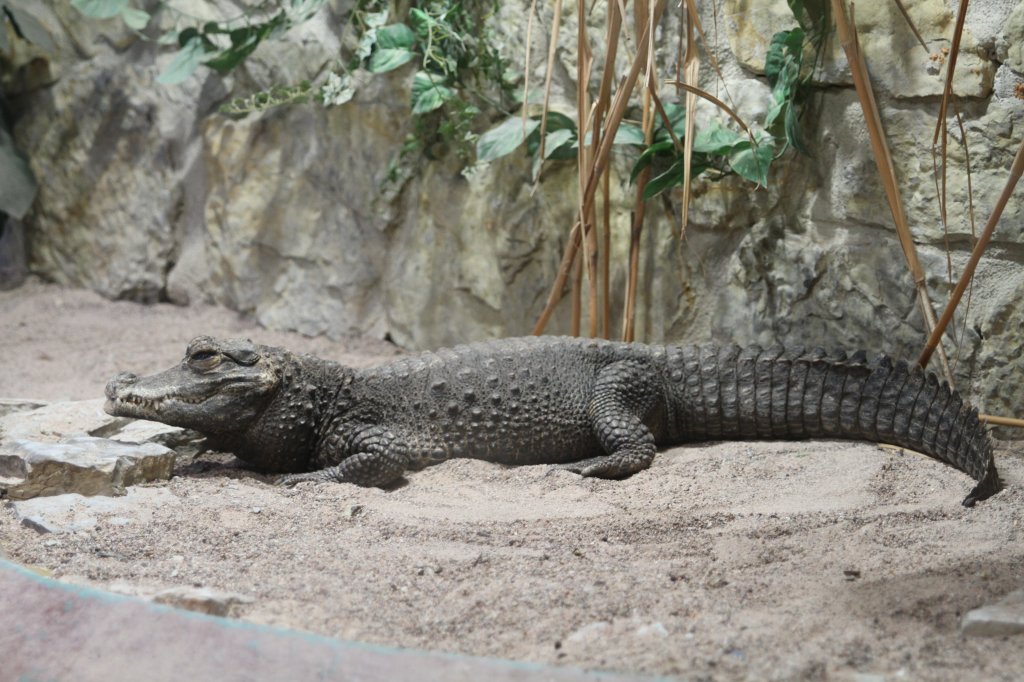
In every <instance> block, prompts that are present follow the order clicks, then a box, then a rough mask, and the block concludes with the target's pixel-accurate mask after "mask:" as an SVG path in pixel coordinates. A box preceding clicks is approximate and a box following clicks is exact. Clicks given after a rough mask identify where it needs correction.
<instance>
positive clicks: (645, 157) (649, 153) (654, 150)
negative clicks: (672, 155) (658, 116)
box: [629, 140, 675, 183]
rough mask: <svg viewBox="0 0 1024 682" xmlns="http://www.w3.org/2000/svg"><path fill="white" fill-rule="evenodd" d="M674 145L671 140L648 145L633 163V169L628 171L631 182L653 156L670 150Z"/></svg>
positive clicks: (651, 160) (651, 161) (652, 159)
mask: <svg viewBox="0 0 1024 682" xmlns="http://www.w3.org/2000/svg"><path fill="white" fill-rule="evenodd" d="M674 147H675V145H674V144H673V143H672V140H667V141H665V142H655V143H654V144H652V145H651V146H650V147H648V148H647V149H645V150H643V152H641V154H640V158H638V159H637V160H636V163H635V164H633V170H632V171H630V173H629V181H630V182H631V183H632V182H636V179H637V176H639V175H640V171H642V170H643V169H644V168H647V167H648V166H650V165H651V163H653V162H654V157H655V156H657V155H659V154H664V153H665V152H671V151H672V150H673V149H674Z"/></svg>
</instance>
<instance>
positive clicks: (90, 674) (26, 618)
mask: <svg viewBox="0 0 1024 682" xmlns="http://www.w3.org/2000/svg"><path fill="white" fill-rule="evenodd" d="M0 613H3V614H4V616H5V617H4V618H0V642H3V643H4V651H5V654H4V660H3V668H2V670H3V673H2V675H3V677H4V679H12V680H53V681H57V682H63V681H64V680H68V681H70V680H75V681H76V682H109V681H110V680H147V682H181V681H182V680H218V681H220V682H242V681H243V680H321V681H324V682H334V681H341V680H365V681H366V682H385V681H388V682H392V681H394V682H403V681H405V680H410V681H411V680H416V681H424V680H445V681H446V682H463V681H466V682H469V681H473V682H475V681H477V680H487V681H488V682H520V681H522V682H527V681H532V680H550V681H551V682H584V681H591V682H598V681H599V680H604V681H606V682H619V681H622V680H649V679H652V678H649V677H641V676H630V675H616V674H609V673H596V672H587V671H583V670H578V669H574V668H556V667H551V666H543V665H536V664H530V663H519V662H515V661H505V660H498V659H488V658H475V657H470V656H457V655H452V654H443V653H435V652H428V651H416V650H412V649H395V648H390V647H384V646H374V645H368V644H360V643H358V642H347V641H342V640H334V639H330V638H327V637H321V636H318V635H312V634H307V633H302V632H296V631H292V630H283V629H279V628H272V627H267V626H263V625H254V624H251V623H244V622H239V621H232V620H226V619H223V618H216V617H213V616H205V615H202V614H197V613H192V612H189V611H180V610H177V609H172V608H169V607H166V606H160V605H157V604H151V603H147V602H145V601H142V600H139V599H133V598H131V597H122V596H118V595H114V594H110V593H107V592H100V591H98V590H94V589H91V588H87V587H81V586H78V585H66V584H62V583H60V582H57V581H55V580H51V579H49V578H44V577H42V576H39V575H35V574H33V573H31V572H30V571H28V570H26V569H24V568H21V567H20V566H16V565H15V564H12V563H9V562H6V561H2V560H0Z"/></svg>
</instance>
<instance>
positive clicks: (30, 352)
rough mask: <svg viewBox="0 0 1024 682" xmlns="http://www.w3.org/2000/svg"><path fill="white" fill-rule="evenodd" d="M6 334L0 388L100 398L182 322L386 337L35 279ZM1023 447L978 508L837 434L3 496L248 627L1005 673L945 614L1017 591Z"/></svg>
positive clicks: (884, 670) (44, 559) (73, 539)
mask: <svg viewBox="0 0 1024 682" xmlns="http://www.w3.org/2000/svg"><path fill="white" fill-rule="evenodd" d="M0 330H2V331H0V339H2V343H3V352H2V353H0V398H40V399H45V400H68V399H85V398H99V397H102V391H103V385H104V383H105V382H106V380H107V379H108V378H109V377H110V376H111V375H113V374H114V373H116V372H118V371H121V370H131V371H134V372H137V373H140V374H144V373H150V372H153V371H156V370H159V369H164V368H166V367H168V366H170V365H171V364H172V363H174V362H177V361H178V360H179V359H180V358H181V356H182V354H183V352H184V348H185V344H186V343H187V341H188V340H189V339H190V338H191V337H192V336H195V335H198V334H212V335H228V336H249V337H251V338H253V339H254V340H256V341H259V342H264V343H274V344H278V345H285V346H288V347H290V348H293V349H297V350H304V351H310V352H315V353H317V354H320V355H322V356H325V357H331V358H333V359H337V360H340V361H344V362H350V363H353V364H359V365H368V364H372V363H375V362H382V361H386V360H387V359H388V358H389V357H391V356H393V355H394V354H395V353H396V351H395V350H394V349H393V348H392V347H390V346H389V345H388V344H386V343H383V342H378V341H372V340H365V339H347V340H344V341H340V342H331V341H329V340H326V339H306V338H303V337H301V336H298V335H295V334H288V333H282V332H268V331H266V330H263V329H260V328H258V327H257V326H256V325H254V324H252V323H250V322H247V321H246V320H244V319H242V318H240V317H238V316H237V315H235V314H233V313H230V312H227V311H224V310H220V309H217V308H212V307H189V308H179V307H173V306H169V305H158V306H151V307H142V306H138V305H135V304H131V303H126V302H110V301H105V300H103V299H101V298H99V297H98V296H96V295H94V294H92V293H89V292H85V291H77V290H65V289H60V288H57V287H54V286H50V285H42V284H39V283H35V282H30V283H29V284H27V285H26V286H24V287H22V288H20V289H17V290H14V291H8V292H0ZM1021 451H1022V448H1021V446H1019V445H1017V446H1014V445H1013V444H1010V443H1007V444H1004V447H1001V448H1000V451H999V452H998V454H997V457H998V464H999V466H1000V468H1001V471H1002V474H1003V477H1004V479H1005V480H1006V481H1007V482H1008V484H1009V485H1008V488H1007V490H1005V491H1003V492H1002V493H1000V494H999V495H997V496H996V497H994V498H992V499H991V500H989V501H987V502H985V503H982V504H980V505H978V507H976V508H975V509H965V508H963V507H961V506H960V500H961V499H962V497H963V496H964V495H965V494H966V493H967V491H968V490H969V489H970V487H971V481H970V480H969V479H968V478H967V477H966V476H964V475H963V474H961V473H959V472H956V471H954V470H952V469H950V468H947V467H944V466H942V465H940V464H938V463H935V462H933V461H931V460H928V459H926V458H924V457H922V456H920V455H916V454H913V453H902V452H900V451H898V450H893V449H882V448H879V447H877V446H874V445H871V444H864V443H844V442H838V441H813V442H800V443H787V442H761V443H752V442H740V443H713V444H708V445H692V446H687V447H677V448H672V449H669V450H666V451H664V452H663V453H661V454H660V455H659V456H658V457H657V459H656V460H655V463H654V466H653V467H652V468H651V469H650V470H648V471H645V472H642V473H640V474H638V475H636V476H633V477H632V478H630V479H628V480H625V481H601V480H591V479H582V478H580V477H578V476H575V475H573V474H570V473H567V472H563V471H556V470H553V469H552V468H551V467H547V466H527V467H503V466H499V465H495V464H489V463H485V462H477V461H469V460H461V461H452V462H448V463H445V464H442V465H440V466H436V467H433V468H431V469H427V470H425V471H422V472H417V473H413V474H410V475H409V476H408V479H407V483H406V484H405V485H402V486H399V487H397V488H395V489H393V490H388V491H384V490H379V489H363V488H358V487H355V486H352V485H348V484H326V483H305V484H301V485H299V486H298V487H296V488H295V489H282V488H278V487H275V486H272V485H270V484H269V482H268V480H267V479H266V478H264V477H263V476H260V475H259V474H256V473H253V472H250V471H248V470H246V469H244V468H242V467H241V466H240V465H239V463H238V461H237V460H234V459H233V458H231V457H227V456H217V455H203V456H201V458H200V460H198V461H196V462H193V463H191V464H188V463H184V464H183V465H182V467H181V468H180V470H179V475H177V476H176V477H175V478H173V479H172V480H171V481H169V482H166V483H161V484H153V485H157V486H158V487H163V488H166V489H167V490H169V491H170V493H171V494H172V495H173V496H174V498H175V500H176V502H175V503H174V504H168V505H167V506H166V507H163V508H160V509H158V510H156V511H155V512H154V513H153V514H152V517H151V518H150V519H149V520H148V521H147V522H145V523H130V524H125V525H118V524H113V523H103V522H102V521H101V523H99V524H98V525H97V526H96V527H94V528H92V529H90V530H83V531H79V532H76V533H69V534H60V535H39V534H37V533H36V532H35V531H33V530H30V529H28V528H25V527H22V526H20V525H18V523H17V522H16V520H15V518H14V515H13V512H12V511H11V510H9V509H7V508H4V507H0V552H2V553H6V555H7V556H8V557H9V558H11V559H12V560H15V561H18V562H21V563H25V564H31V565H35V566H38V567H41V568H43V569H45V570H47V571H50V572H52V574H53V575H54V576H55V577H58V578H62V579H67V580H75V581H82V582H88V583H89V584H93V585H95V586H99V587H110V586H114V587H117V586H124V585H126V584H129V585H135V586H142V587H145V588H164V587H172V586H179V585H196V586H205V587H210V588H214V589H219V590H225V591H230V592H234V593H239V594H242V595H246V596H248V597H251V598H252V601H251V602H249V603H247V604H243V605H241V606H240V607H238V609H237V615H238V617H240V618H243V619H246V620H250V621H254V622H258V623H268V624H274V625H280V626H286V627H291V628H298V629H303V630H308V631H312V632H316V633H320V634H324V635H328V636H332V637H339V638H346V639H356V640H361V641H366V642H372V643H378V644H388V645H395V646H402V647H417V648H425V649H437V650H444V651H452V652H461V653H467V654H477V655H485V656H497V657H506V658H516V659H525V660H530V661H536V662H544V663H555V664H566V665H573V666H578V667H584V668H593V669H604V670H615V671H624V672H635V673H646V674H655V675H666V676H678V677H680V678H685V679H716V680H718V679H721V680H731V679H749V680H767V679H778V680H804V679H806V680H817V679H850V680H853V679H860V680H867V679H872V680H874V679H891V680H896V679H913V680H931V679H935V680H960V679H973V680H1019V679H1021V676H1022V675H1024V639H1021V638H1020V637H1017V638H1012V637H1004V638H992V639H986V638H973V637H965V636H963V635H962V634H961V633H960V631H959V621H960V616H961V615H962V614H963V613H965V612H966V611H968V610H970V609H972V608H975V607H977V606H980V605H983V604H986V603H991V602H993V601H995V600H997V599H998V598H999V597H1001V596H1002V595H1004V594H1006V593H1008V592H1010V591H1012V590H1014V589H1019V588H1021V587H1024V521H1022V519H1024V485H1022V484H1024V457H1022V455H1021ZM5 617H12V616H11V614H5ZM13 617H16V615H14V616H13ZM863 674H873V675H878V676H880V677H863V676H861V675H863Z"/></svg>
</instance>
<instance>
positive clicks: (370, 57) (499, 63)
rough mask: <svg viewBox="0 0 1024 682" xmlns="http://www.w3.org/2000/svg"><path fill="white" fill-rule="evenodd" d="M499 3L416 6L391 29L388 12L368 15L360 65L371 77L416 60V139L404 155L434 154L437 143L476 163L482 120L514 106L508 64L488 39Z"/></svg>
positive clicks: (363, 21) (359, 52) (364, 21)
mask: <svg viewBox="0 0 1024 682" xmlns="http://www.w3.org/2000/svg"><path fill="white" fill-rule="evenodd" d="M496 7H497V2H492V3H465V4H464V3H461V2H455V3H451V2H442V1H437V0H433V1H430V2H414V3H413V7H411V8H410V9H409V14H408V17H407V19H406V20H405V21H403V22H396V23H391V24H384V23H383V22H382V20H381V17H382V16H384V17H386V12H371V13H366V14H364V15H363V17H362V19H361V20H360V21H359V23H360V24H361V25H362V26H363V27H364V28H363V33H362V36H361V38H360V41H359V48H358V50H357V54H356V57H357V64H359V63H361V64H363V65H364V66H365V68H366V70H367V71H369V72H370V73H374V74H380V73H387V72H389V71H393V70H395V69H397V68H399V67H401V66H404V65H405V64H408V63H409V62H412V61H413V60H418V61H419V64H420V68H419V69H418V70H417V71H416V72H415V73H414V74H413V79H412V96H411V101H410V107H411V110H412V114H413V120H414V130H415V133H414V136H413V139H411V140H409V141H407V144H406V147H405V149H404V150H403V154H404V155H406V156H408V154H410V153H411V152H412V150H413V149H415V148H419V149H420V150H421V151H423V152H424V153H427V154H428V155H433V151H432V150H433V149H434V148H435V147H436V146H437V144H441V145H445V146H446V145H452V146H454V148H455V152H456V153H457V154H458V155H459V157H460V158H462V159H464V160H466V161H469V160H470V159H471V157H472V154H473V145H474V143H475V142H476V139H477V135H476V133H475V132H474V128H475V125H474V123H475V122H476V119H477V118H478V116H479V115H480V114H481V113H482V112H483V111H484V110H485V109H487V110H492V111H493V110H503V109H504V108H505V107H506V105H507V103H508V102H509V101H510V100H511V83H509V82H508V80H507V79H506V77H505V71H506V69H507V66H508V64H507V62H506V61H505V59H504V58H503V57H502V55H501V53H500V52H499V51H498V50H497V48H495V47H494V46H493V44H492V42H491V41H490V40H488V38H489V37H490V36H489V33H488V31H489V29H488V28H487V17H488V13H489V12H491V11H493V10H494V9H495V8H496Z"/></svg>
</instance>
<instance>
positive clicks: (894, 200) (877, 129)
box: [832, 0, 953, 386]
mask: <svg viewBox="0 0 1024 682" xmlns="http://www.w3.org/2000/svg"><path fill="white" fill-rule="evenodd" d="M832 13H833V15H834V16H835V21H836V32H837V33H838V35H839V44H840V45H842V47H843V51H844V52H845V53H846V59H847V61H848V62H849V64H850V73H851V74H852V76H853V84H854V87H855V88H856V90H857V96H858V98H859V99H860V104H861V108H862V109H863V111H864V120H865V123H866V125H867V128H868V135H869V137H870V139H871V149H872V151H873V153H874V157H875V164H876V166H877V168H878V174H879V176H880V178H881V180H882V186H883V188H884V189H885V195H886V198H887V199H888V202H889V209H890V210H891V211H892V217H893V222H894V223H895V225H896V234H897V236H898V237H899V240H900V246H901V247H902V249H903V256H904V257H905V258H906V260H907V265H908V267H909V269H910V274H911V277H912V278H913V280H914V286H915V288H916V290H917V298H918V305H919V306H920V308H921V312H922V315H923V317H924V320H925V324H926V325H927V327H928V330H929V332H931V331H933V330H934V329H935V311H934V309H933V308H932V302H931V297H930V296H929V295H928V287H927V285H926V283H925V274H924V268H922V267H921V262H920V260H918V257H917V247H916V246H915V245H914V240H913V237H912V236H911V234H910V227H909V225H908V224H907V217H906V214H905V213H904V211H903V203H902V201H901V200H900V194H899V189H898V186H897V182H896V169H895V167H894V165H893V161H892V155H891V154H890V152H889V145H888V143H887V142H886V139H885V133H884V132H883V129H882V119H881V116H880V115H879V113H878V104H877V103H876V102H875V95H874V92H873V90H872V88H871V80H870V77H869V75H868V69H867V64H866V63H865V61H864V55H863V54H861V51H860V45H859V44H858V42H857V30H856V27H854V26H852V22H847V18H846V7H845V4H844V3H843V0H832ZM939 352H940V357H941V360H942V369H943V373H944V375H945V377H946V380H947V381H948V382H949V384H950V385H951V386H952V385H953V375H952V372H951V371H950V369H949V362H948V360H947V359H946V355H945V352H944V351H943V350H942V349H940V350H939Z"/></svg>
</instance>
